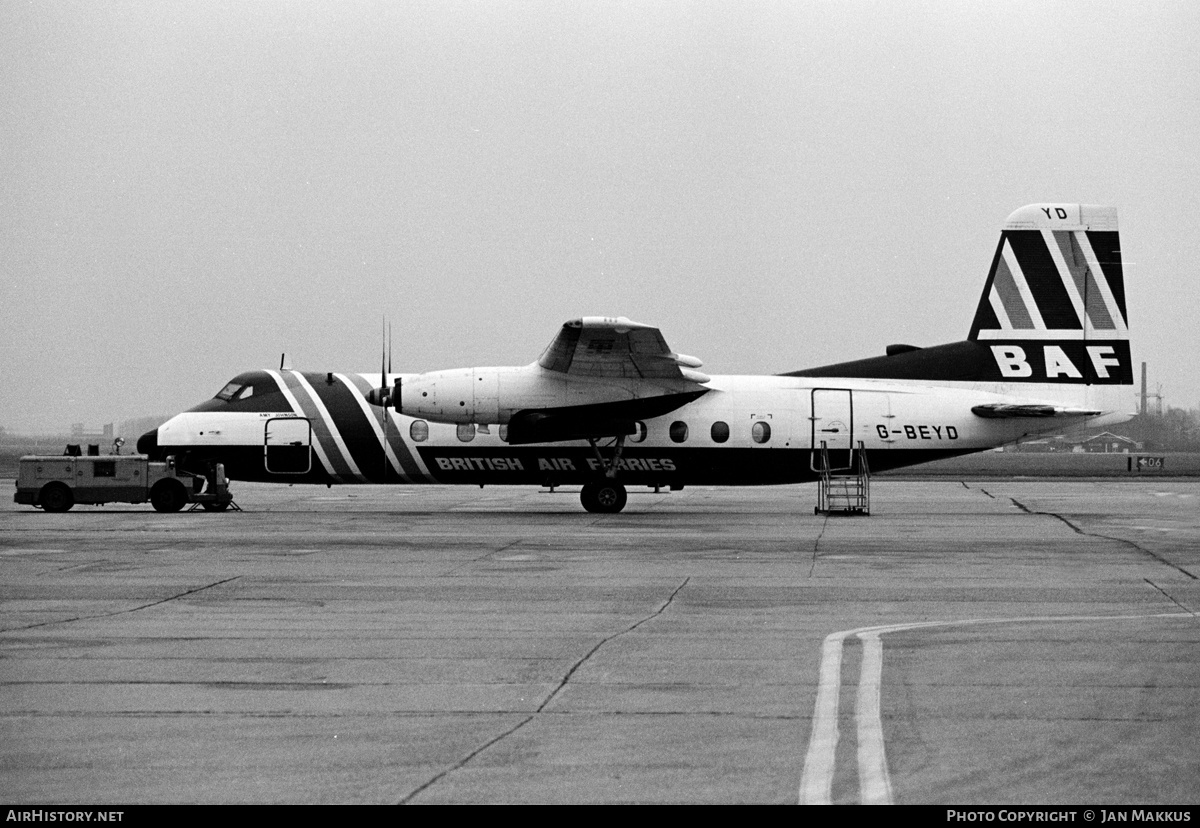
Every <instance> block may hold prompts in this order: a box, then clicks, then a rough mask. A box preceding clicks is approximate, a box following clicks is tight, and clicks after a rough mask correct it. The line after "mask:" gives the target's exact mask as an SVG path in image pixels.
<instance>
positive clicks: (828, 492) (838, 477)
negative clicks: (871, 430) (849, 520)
mask: <svg viewBox="0 0 1200 828" xmlns="http://www.w3.org/2000/svg"><path fill="white" fill-rule="evenodd" d="M844 451H845V450H844V449H843V452H844ZM815 459H816V461H817V469H816V470H817V473H818V474H819V475H820V477H819V478H818V479H817V505H816V507H815V508H814V509H813V514H817V515H869V514H871V470H870V468H869V467H868V466H867V450H866V448H865V447H864V446H863V444H862V441H861V440H860V441H859V443H858V447H857V448H852V449H851V450H850V465H849V466H847V467H844V468H843V467H839V468H833V467H831V466H830V463H829V449H828V448H827V447H826V445H825V441H824V440H822V441H821V449H820V452H819V453H818V454H817V457H816V458H815Z"/></svg>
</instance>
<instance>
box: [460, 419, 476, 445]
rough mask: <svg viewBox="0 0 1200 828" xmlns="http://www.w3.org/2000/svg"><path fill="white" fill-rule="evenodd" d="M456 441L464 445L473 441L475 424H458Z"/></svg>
mask: <svg viewBox="0 0 1200 828" xmlns="http://www.w3.org/2000/svg"><path fill="white" fill-rule="evenodd" d="M458 439H459V440H461V441H462V442H464V443H469V442H471V441H472V440H474V439H475V424H474V423H459V424H458Z"/></svg>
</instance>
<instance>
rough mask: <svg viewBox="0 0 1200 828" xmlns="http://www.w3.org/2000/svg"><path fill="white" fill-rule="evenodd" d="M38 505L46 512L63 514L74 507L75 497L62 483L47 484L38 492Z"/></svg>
mask: <svg viewBox="0 0 1200 828" xmlns="http://www.w3.org/2000/svg"><path fill="white" fill-rule="evenodd" d="M38 505H39V506H41V507H42V509H44V510H45V511H47V512H65V511H67V510H68V509H70V508H71V507H72V506H74V505H75V495H74V494H72V493H71V490H70V489H69V488H67V487H66V486H65V485H63V484H62V483H47V484H46V485H45V486H43V487H42V490H41V491H40V492H38Z"/></svg>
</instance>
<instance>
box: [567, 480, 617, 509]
mask: <svg viewBox="0 0 1200 828" xmlns="http://www.w3.org/2000/svg"><path fill="white" fill-rule="evenodd" d="M628 499H629V495H628V494H627V493H626V492H625V487H624V486H622V485H621V484H620V483H616V482H614V481H612V480H600V481H594V482H592V483H588V484H586V485H584V487H583V491H581V492H580V493H579V501H580V502H581V503H582V504H583V508H585V509H587V510H588V511H589V512H598V513H600V514H615V513H617V512H619V511H621V510H622V509H624V508H625V501H627V500H628Z"/></svg>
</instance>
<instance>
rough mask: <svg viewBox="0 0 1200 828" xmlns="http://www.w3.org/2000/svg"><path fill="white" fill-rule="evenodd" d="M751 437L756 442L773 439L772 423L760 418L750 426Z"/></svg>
mask: <svg viewBox="0 0 1200 828" xmlns="http://www.w3.org/2000/svg"><path fill="white" fill-rule="evenodd" d="M750 437H751V439H753V440H754V442H756V443H765V442H767V441H768V440H770V439H771V424H770V423H764V422H763V421H762V420H759V421H758V422H757V423H755V424H754V425H752V426H751V427H750Z"/></svg>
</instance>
